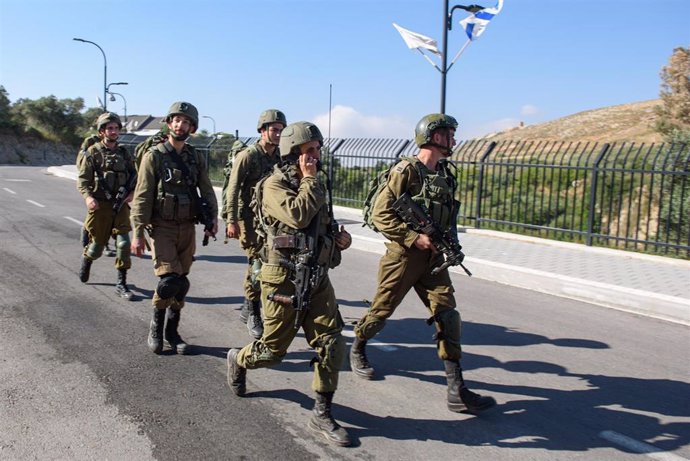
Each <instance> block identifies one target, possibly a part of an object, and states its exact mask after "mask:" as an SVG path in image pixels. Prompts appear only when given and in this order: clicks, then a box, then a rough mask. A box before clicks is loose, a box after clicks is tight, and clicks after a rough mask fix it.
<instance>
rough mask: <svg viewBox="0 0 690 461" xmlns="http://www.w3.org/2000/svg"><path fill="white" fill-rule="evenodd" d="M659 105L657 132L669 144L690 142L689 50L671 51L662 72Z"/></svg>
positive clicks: (677, 49)
mask: <svg viewBox="0 0 690 461" xmlns="http://www.w3.org/2000/svg"><path fill="white" fill-rule="evenodd" d="M660 76H661V92H660V94H659V97H660V98H661V102H662V105H661V107H660V108H659V109H658V111H657V115H658V117H659V118H658V120H657V123H656V130H657V131H658V132H660V133H662V134H663V135H664V136H665V137H666V138H667V139H668V140H669V141H672V142H673V141H675V142H678V141H681V142H686V143H687V142H688V141H690V48H683V47H679V48H676V49H675V50H673V54H672V55H671V57H670V58H669V61H668V64H667V65H666V66H664V67H663V68H662V69H661V73H660Z"/></svg>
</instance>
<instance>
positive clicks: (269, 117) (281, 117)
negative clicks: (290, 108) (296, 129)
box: [256, 109, 287, 133]
mask: <svg viewBox="0 0 690 461" xmlns="http://www.w3.org/2000/svg"><path fill="white" fill-rule="evenodd" d="M269 123H282V124H283V128H284V127H286V126H287V119H286V118H285V114H284V113H283V112H281V111H279V110H278V109H267V110H265V111H263V112H261V115H259V122H258V123H257V124H256V131H258V132H259V133H261V129H262V128H263V127H264V126H265V125H267V124H269Z"/></svg>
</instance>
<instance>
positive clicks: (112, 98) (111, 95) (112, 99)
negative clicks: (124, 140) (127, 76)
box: [109, 91, 127, 133]
mask: <svg viewBox="0 0 690 461" xmlns="http://www.w3.org/2000/svg"><path fill="white" fill-rule="evenodd" d="M109 93H110V100H111V101H115V95H118V96H119V97H121V98H122V101H123V102H124V103H125V133H126V132H127V100H126V99H125V97H124V96H123V95H121V94H120V93H116V92H114V91H109Z"/></svg>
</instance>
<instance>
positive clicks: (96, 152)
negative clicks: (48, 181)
mask: <svg viewBox="0 0 690 461" xmlns="http://www.w3.org/2000/svg"><path fill="white" fill-rule="evenodd" d="M96 129H97V130H98V136H99V138H100V141H98V142H96V143H94V144H92V145H91V146H90V147H89V148H88V149H86V151H83V152H82V153H81V155H80V156H79V157H78V161H77V169H78V171H79V173H78V178H77V190H78V191H79V193H80V194H81V195H82V197H84V201H85V203H86V209H87V212H88V213H87V215H86V219H85V220H84V229H85V230H86V232H87V234H88V242H87V244H86V245H84V251H83V254H82V260H81V268H80V269H79V279H80V280H81V281H82V282H83V283H86V282H88V281H89V276H90V274H91V264H92V263H93V261H94V260H96V259H98V258H100V257H101V255H102V254H103V250H104V249H105V247H106V244H107V243H108V240H110V237H111V235H112V236H114V237H115V239H116V242H117V243H116V247H117V250H116V257H115V269H117V273H118V276H117V283H116V285H115V291H116V293H117V294H118V295H120V296H121V297H123V298H125V299H127V300H129V299H131V298H132V292H131V291H130V290H129V288H128V287H127V270H128V269H129V268H130V267H131V265H132V260H131V257H130V248H129V247H130V241H129V231H130V230H132V228H131V226H130V224H129V206H128V205H127V204H125V205H124V206H122V208H120V210H119V211H118V212H117V214H115V210H114V208H113V203H114V199H115V197H116V194H117V192H118V189H119V188H120V187H121V186H125V185H126V184H127V183H128V181H129V180H130V179H131V176H132V175H136V171H135V169H134V163H133V159H132V157H131V156H130V155H129V153H128V152H127V149H125V148H124V147H123V146H120V145H119V144H118V143H117V138H118V137H119V136H120V130H121V129H122V122H121V121H120V117H118V116H117V114H115V113H113V112H106V113H104V114H101V115H100V116H99V117H98V119H97V120H96ZM132 180H133V179H132ZM131 200H132V194H131V193H130V194H129V195H128V196H127V197H126V199H125V201H126V202H129V201H131Z"/></svg>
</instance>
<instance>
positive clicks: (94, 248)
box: [86, 242, 105, 260]
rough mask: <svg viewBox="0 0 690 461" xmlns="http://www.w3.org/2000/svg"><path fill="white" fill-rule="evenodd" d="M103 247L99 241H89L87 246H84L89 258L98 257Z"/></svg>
mask: <svg viewBox="0 0 690 461" xmlns="http://www.w3.org/2000/svg"><path fill="white" fill-rule="evenodd" d="M104 249H105V245H101V244H100V243H96V242H91V243H90V244H89V246H88V247H87V248H86V256H88V257H89V259H91V260H94V259H98V258H100V257H101V255H102V254H103V250H104Z"/></svg>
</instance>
